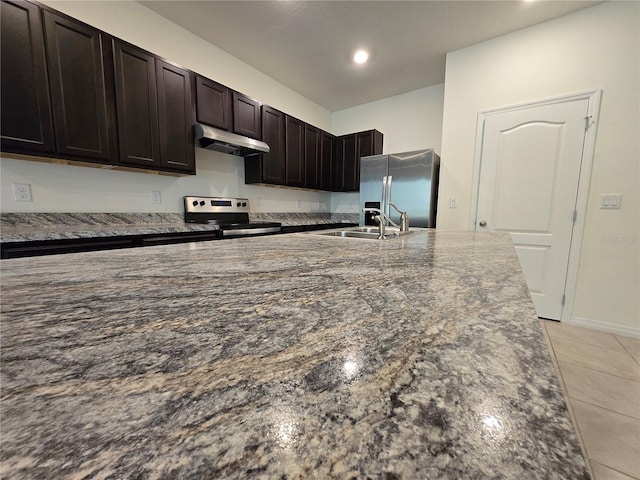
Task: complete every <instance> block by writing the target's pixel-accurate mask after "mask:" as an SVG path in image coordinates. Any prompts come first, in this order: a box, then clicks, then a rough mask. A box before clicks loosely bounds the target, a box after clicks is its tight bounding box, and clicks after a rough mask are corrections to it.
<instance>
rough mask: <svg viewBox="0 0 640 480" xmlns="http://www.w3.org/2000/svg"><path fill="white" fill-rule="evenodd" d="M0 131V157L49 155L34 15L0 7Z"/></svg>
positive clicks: (20, 6) (30, 8) (45, 87)
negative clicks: (1, 154)
mask: <svg viewBox="0 0 640 480" xmlns="http://www.w3.org/2000/svg"><path fill="white" fill-rule="evenodd" d="M0 20H1V22H2V23H1V24H0V61H1V65H0V72H2V74H1V76H0V78H1V79H2V94H1V95H0V101H1V106H0V111H1V115H2V117H1V119H0V127H1V142H2V143H1V145H2V150H3V151H14V152H18V153H20V152H24V153H29V152H38V153H40V154H42V153H53V152H54V151H55V143H54V134H53V121H52V118H51V103H50V100H49V84H48V81H47V67H46V62H45V53H44V52H45V50H44V36H43V32H42V23H41V20H40V9H39V8H38V7H37V6H36V5H33V4H31V3H28V2H24V1H21V0H17V1H12V2H2V3H1V4H0Z"/></svg>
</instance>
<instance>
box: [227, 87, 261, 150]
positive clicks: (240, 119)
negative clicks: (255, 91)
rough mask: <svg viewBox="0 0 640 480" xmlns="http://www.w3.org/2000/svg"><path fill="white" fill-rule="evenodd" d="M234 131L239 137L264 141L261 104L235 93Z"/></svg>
mask: <svg viewBox="0 0 640 480" xmlns="http://www.w3.org/2000/svg"><path fill="white" fill-rule="evenodd" d="M233 131H234V132H235V133H237V134H238V135H244V136H246V137H251V138H255V139H258V140H261V139H262V128H261V121H260V102H258V101H257V100H254V99H252V98H249V97H247V96H246V95H243V94H241V93H238V92H233Z"/></svg>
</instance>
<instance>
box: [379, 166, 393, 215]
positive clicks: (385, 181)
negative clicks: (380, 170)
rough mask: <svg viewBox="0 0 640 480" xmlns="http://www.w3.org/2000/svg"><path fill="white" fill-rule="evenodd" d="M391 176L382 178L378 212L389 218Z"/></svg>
mask: <svg viewBox="0 0 640 480" xmlns="http://www.w3.org/2000/svg"><path fill="white" fill-rule="evenodd" d="M392 180H393V176H391V175H386V176H384V177H382V199H381V202H380V211H381V212H382V213H383V214H384V215H386V216H387V217H388V216H389V202H390V201H391V182H392Z"/></svg>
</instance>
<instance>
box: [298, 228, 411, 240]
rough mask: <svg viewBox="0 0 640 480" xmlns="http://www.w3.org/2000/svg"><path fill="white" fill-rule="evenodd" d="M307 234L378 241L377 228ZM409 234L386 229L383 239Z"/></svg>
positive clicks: (394, 229)
mask: <svg viewBox="0 0 640 480" xmlns="http://www.w3.org/2000/svg"><path fill="white" fill-rule="evenodd" d="M307 233H309V234H312V235H324V236H326V237H342V238H359V239H365V240H377V239H378V227H352V228H349V229H344V230H320V231H313V232H307ZM409 233H411V231H408V232H401V231H400V229H396V228H391V227H387V229H386V235H385V239H386V240H391V239H393V238H398V237H400V236H404V235H407V234H409Z"/></svg>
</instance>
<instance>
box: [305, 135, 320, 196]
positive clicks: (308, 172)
mask: <svg viewBox="0 0 640 480" xmlns="http://www.w3.org/2000/svg"><path fill="white" fill-rule="evenodd" d="M304 145H305V148H304V178H305V182H304V184H305V187H307V188H320V186H321V176H322V166H321V162H322V157H321V154H322V153H321V152H322V135H321V132H320V130H319V129H317V128H316V127H314V126H312V125H305V129H304Z"/></svg>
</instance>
